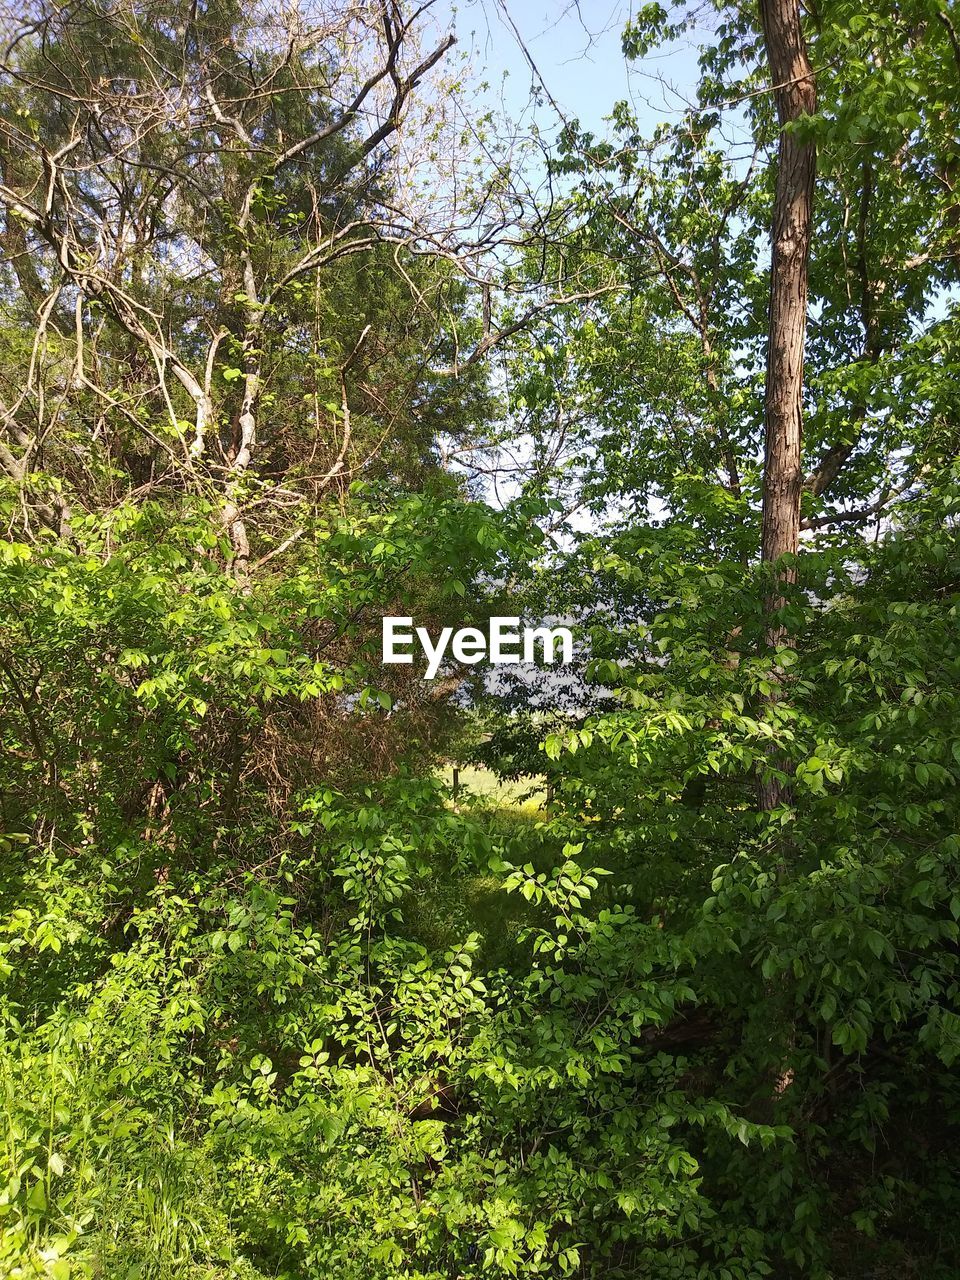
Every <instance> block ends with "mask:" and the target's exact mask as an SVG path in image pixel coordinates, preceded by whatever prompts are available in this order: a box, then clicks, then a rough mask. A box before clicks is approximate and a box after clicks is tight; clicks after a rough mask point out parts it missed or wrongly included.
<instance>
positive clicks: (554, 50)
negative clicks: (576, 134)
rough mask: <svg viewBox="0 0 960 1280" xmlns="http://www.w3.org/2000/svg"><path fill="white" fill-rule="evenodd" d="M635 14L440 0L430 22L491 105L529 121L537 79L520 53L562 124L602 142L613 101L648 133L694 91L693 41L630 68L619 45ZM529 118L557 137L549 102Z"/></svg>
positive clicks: (621, 4)
mask: <svg viewBox="0 0 960 1280" xmlns="http://www.w3.org/2000/svg"><path fill="white" fill-rule="evenodd" d="M635 7H636V5H635V3H630V0H580V2H579V3H576V2H575V0H437V6H436V8H435V9H434V10H433V15H434V18H435V20H437V21H438V22H440V23H442V24H443V25H444V26H447V25H452V27H453V29H454V30H455V32H456V34H457V40H458V48H459V51H461V52H466V53H468V54H469V55H470V62H471V64H472V66H473V69H474V72H475V74H476V75H477V76H478V77H482V78H483V79H484V80H486V81H487V83H488V84H489V89H488V90H487V91H486V95H485V96H486V97H487V98H488V100H489V102H490V103H491V104H501V103H502V107H503V109H504V111H505V112H506V114H507V115H509V116H511V117H512V118H514V119H520V118H523V119H525V120H529V118H530V115H529V98H530V89H531V84H532V83H533V82H534V81H535V80H536V76H535V73H534V72H533V70H532V68H531V66H530V64H529V62H528V61H527V58H526V56H525V54H524V52H523V47H522V46H525V47H526V49H527V51H528V53H529V55H530V57H531V58H532V60H533V62H534V63H535V64H536V69H537V72H538V73H539V76H540V77H541V78H542V80H543V83H544V84H545V85H546V88H547V90H548V92H549V95H550V96H551V97H552V98H553V99H554V101H555V103H556V105H557V106H558V107H559V108H560V111H561V112H562V113H563V115H564V116H566V117H567V118H576V119H579V121H580V123H581V124H582V125H583V126H584V127H585V128H587V129H590V130H591V131H593V132H595V133H598V134H602V133H603V132H605V125H604V117H605V116H608V115H609V114H610V111H611V108H612V107H613V105H614V103H615V102H617V101H619V100H627V101H629V102H630V103H631V104H632V105H633V107H634V110H635V112H636V114H637V116H638V117H639V119H640V122H641V124H642V125H643V126H645V131H646V130H647V129H648V128H649V129H652V128H653V127H654V126H655V125H656V124H657V123H658V122H660V121H661V120H668V119H675V118H676V117H677V116H678V115H679V114H680V113H681V112H682V110H683V108H684V106H685V104H686V101H687V99H689V97H690V96H691V94H690V90H691V87H692V85H693V84H694V83H695V79H696V71H697V65H696V59H697V51H696V40H695V37H694V38H693V39H691V40H685V41H684V42H682V43H679V44H677V45H675V46H673V47H671V48H670V49H669V50H668V51H667V52H657V53H655V54H652V55H650V56H649V57H647V58H645V59H643V60H642V62H640V63H634V64H631V65H630V66H628V64H627V62H626V60H625V59H624V56H623V53H622V51H621V46H620V38H621V34H622V32H623V28H624V25H625V24H626V22H627V21H628V19H629V18H630V16H631V12H632V11H633V10H634V9H635ZM514 28H515V30H514ZM535 117H536V123H537V124H538V126H539V127H540V129H541V131H542V132H543V133H545V134H547V136H550V135H552V134H553V133H555V131H556V126H557V125H558V124H559V121H558V119H557V113H556V112H555V110H554V108H553V106H552V105H551V104H550V103H549V102H548V101H544V102H543V104H542V105H541V106H540V107H538V108H537V109H536V113H535Z"/></svg>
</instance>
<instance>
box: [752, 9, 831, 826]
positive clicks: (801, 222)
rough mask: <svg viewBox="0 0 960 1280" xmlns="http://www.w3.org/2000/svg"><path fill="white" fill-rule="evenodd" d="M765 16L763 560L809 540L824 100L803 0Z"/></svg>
mask: <svg viewBox="0 0 960 1280" xmlns="http://www.w3.org/2000/svg"><path fill="white" fill-rule="evenodd" d="M760 20H761V23H762V26H763V38H764V46H765V49H766V53H767V61H768V63H769V66H770V75H771V77H772V80H773V94H774V100H775V102H776V106H777V117H778V119H779V121H780V141H779V148H778V156H777V180H776V189H775V194H774V204H773V222H772V228H771V263H770V310H769V316H768V329H767V368H766V385H765V395H764V471H763V528H762V549H761V560H762V561H763V562H764V563H765V564H774V563H776V562H777V561H778V560H779V559H780V557H781V556H783V555H786V554H788V553H789V554H790V555H794V556H795V555H796V553H797V548H798V545H799V534H800V498H801V494H802V492H803V469H802V465H801V446H802V442H803V411H802V410H803V350H804V341H805V338H806V329H807V278H808V263H809V257H810V235H811V227H812V223H813V190H814V179H815V176H816V167H817V153H816V145H815V143H814V142H813V141H805V140H802V139H799V138H798V137H797V136H796V134H795V133H794V132H793V131H792V130H791V129H790V128H789V127H788V126H789V125H791V124H792V123H793V122H794V121H797V120H799V119H800V118H801V117H802V116H804V115H811V114H812V113H813V112H814V111H815V110H816V84H815V80H814V75H813V69H812V67H811V66H810V60H809V58H808V56H807V47H806V42H805V40H804V36H803V28H802V25H801V20H800V4H799V0H760ZM795 579H796V568H795V567H794V566H793V565H790V566H780V567H778V568H776V569H775V570H773V585H772V587H771V589H770V592H769V594H768V596H767V598H766V601H765V612H766V616H767V624H766V630H765V639H766V644H767V647H768V648H769V649H777V648H781V647H783V646H784V645H788V644H790V643H791V641H790V636H789V634H788V632H787V629H786V628H785V627H784V625H783V623H782V622H781V621H780V620H779V619H778V617H777V616H776V615H777V613H778V611H779V610H780V609H781V608H782V607H783V604H784V592H783V589H782V588H783V586H784V585H785V584H788V583H791V582H793V581H795ZM777 696H778V695H777V692H776V691H774V693H772V694H771V695H770V700H771V701H774V702H775V701H776V700H777ZM771 763H773V761H771ZM777 764H778V765H779V764H780V762H779V761H778V762H777ZM787 796H788V787H787V784H786V783H784V782H783V781H782V780H779V779H777V778H773V777H772V778H770V779H764V778H761V781H760V794H759V800H760V808H761V809H762V810H766V811H769V810H771V809H775V808H777V807H778V806H779V805H780V804H782V803H783V802H784V800H785V799H786V798H787Z"/></svg>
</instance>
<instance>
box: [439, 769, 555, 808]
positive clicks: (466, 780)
mask: <svg viewBox="0 0 960 1280" xmlns="http://www.w3.org/2000/svg"><path fill="white" fill-rule="evenodd" d="M459 773H460V796H459V799H460V803H461V804H463V803H465V802H466V800H467V799H468V797H473V798H475V799H477V800H479V801H481V802H484V804H485V805H489V806H490V808H492V809H500V810H513V811H514V812H519V813H524V814H529V815H531V816H533V815H536V816H538V817H539V816H542V814H543V810H544V806H545V804H546V799H547V792H546V788H545V787H543V786H541V785H539V784H538V783H537V781H536V780H535V779H533V778H519V779H517V780H516V781H502V780H501V779H500V778H498V777H497V775H496V774H495V773H493V772H492V770H490V769H484V768H483V767H482V766H480V765H472V764H469V765H461V766H459ZM440 776H441V777H442V779H443V781H444V782H445V784H446V785H447V786H448V787H452V786H453V765H449V764H448V765H445V766H444V767H443V769H441V771H440Z"/></svg>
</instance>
